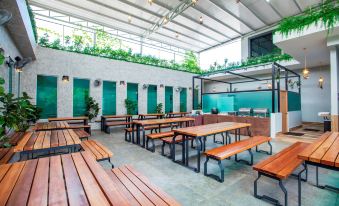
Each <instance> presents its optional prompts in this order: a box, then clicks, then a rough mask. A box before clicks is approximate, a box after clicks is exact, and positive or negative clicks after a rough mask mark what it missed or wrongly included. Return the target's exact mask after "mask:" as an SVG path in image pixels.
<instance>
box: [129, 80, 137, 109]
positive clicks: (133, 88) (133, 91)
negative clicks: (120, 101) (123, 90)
mask: <svg viewBox="0 0 339 206" xmlns="http://www.w3.org/2000/svg"><path fill="white" fill-rule="evenodd" d="M127 99H129V100H132V101H135V102H136V103H137V104H138V84H135V83H127ZM133 114H138V107H137V108H136V109H135V111H134V112H133Z"/></svg>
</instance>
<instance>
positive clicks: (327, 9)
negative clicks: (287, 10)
mask: <svg viewBox="0 0 339 206" xmlns="http://www.w3.org/2000/svg"><path fill="white" fill-rule="evenodd" d="M338 2H339V1H338V0H326V1H325V2H324V3H322V4H321V5H320V6H318V7H316V8H309V9H307V10H305V11H304V12H303V13H302V14H300V15H297V16H291V17H287V18H285V19H283V20H282V21H281V22H280V23H279V25H278V27H277V29H276V30H275V32H279V33H281V34H282V35H284V36H288V35H289V34H291V33H292V32H301V31H303V30H304V29H307V28H308V27H309V26H310V25H312V24H315V25H318V24H319V23H321V24H322V25H323V26H324V27H325V29H328V31H329V32H330V31H331V29H332V28H333V27H334V26H335V25H336V24H337V23H338V22H339V7H338Z"/></svg>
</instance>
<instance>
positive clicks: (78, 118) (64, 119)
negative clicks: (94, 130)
mask: <svg viewBox="0 0 339 206" xmlns="http://www.w3.org/2000/svg"><path fill="white" fill-rule="evenodd" d="M71 120H88V117H85V116H83V117H56V118H48V121H49V122H53V121H71Z"/></svg>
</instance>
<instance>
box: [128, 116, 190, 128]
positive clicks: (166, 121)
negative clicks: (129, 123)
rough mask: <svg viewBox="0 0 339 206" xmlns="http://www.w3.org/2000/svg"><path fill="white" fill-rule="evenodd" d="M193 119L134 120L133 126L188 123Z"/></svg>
mask: <svg viewBox="0 0 339 206" xmlns="http://www.w3.org/2000/svg"><path fill="white" fill-rule="evenodd" d="M194 120H195V119H194V118H188V117H180V118H167V119H147V120H134V121H133V123H134V124H139V125H143V126H144V125H159V124H170V123H177V122H190V121H194Z"/></svg>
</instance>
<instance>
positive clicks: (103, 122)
mask: <svg viewBox="0 0 339 206" xmlns="http://www.w3.org/2000/svg"><path fill="white" fill-rule="evenodd" d="M132 117H133V116H132V115H128V114H126V115H102V116H101V131H106V122H107V121H108V119H114V120H112V121H116V123H121V124H123V123H128V122H132ZM117 119H124V121H122V120H120V121H119V120H117ZM117 125H119V124H117ZM126 127H130V125H128V124H126Z"/></svg>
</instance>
